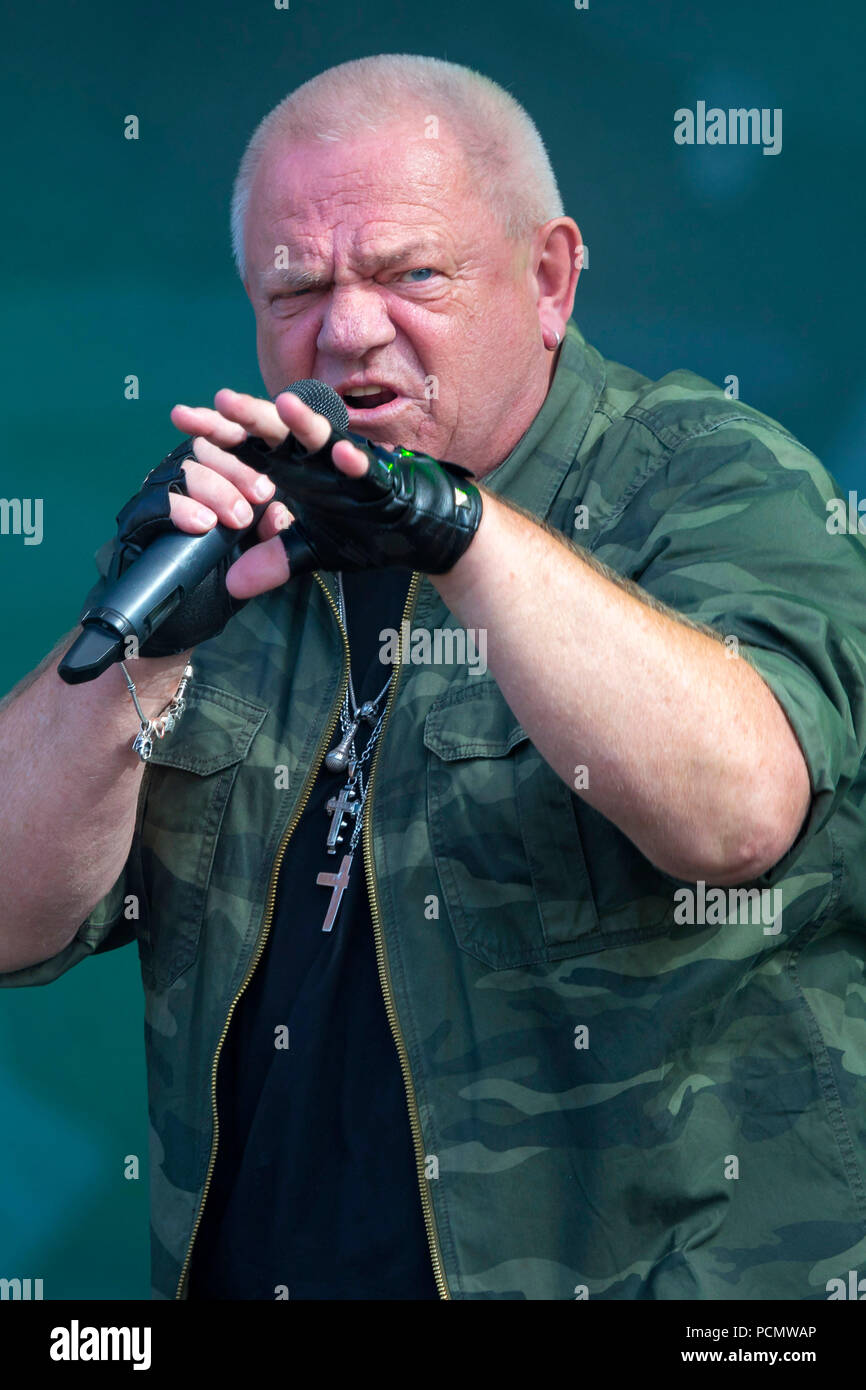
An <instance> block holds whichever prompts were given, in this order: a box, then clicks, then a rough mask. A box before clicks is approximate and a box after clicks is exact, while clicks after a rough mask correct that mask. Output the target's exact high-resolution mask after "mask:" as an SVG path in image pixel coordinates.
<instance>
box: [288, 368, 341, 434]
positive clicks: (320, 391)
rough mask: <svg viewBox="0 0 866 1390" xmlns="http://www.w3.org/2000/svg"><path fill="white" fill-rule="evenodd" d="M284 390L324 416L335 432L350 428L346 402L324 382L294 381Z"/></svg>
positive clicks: (308, 378) (313, 380) (310, 378)
mask: <svg viewBox="0 0 866 1390" xmlns="http://www.w3.org/2000/svg"><path fill="white" fill-rule="evenodd" d="M284 389H285V390H286V391H292V392H293V393H294V394H295V395H296V396H300V398H301V400H302V401H303V402H304V405H308V406H309V407H310V409H311V410H315V412H316V414H317V415H324V417H325V419H326V420H328V421H329V422H330V424H331V425H332V426H333V427H334V429H335V430H347V429H348V428H349V412H348V410H347V409H346V403H345V401H343V400H341V399H340V397H339V396H338V395H337V393H336V391H334V390H332V389H331V387H330V386H326V385H325V383H324V381H316V380H315V378H314V377H305V378H304V379H303V381H293V382H292V383H291V384H290V385H289V386H286V387H285V388H284Z"/></svg>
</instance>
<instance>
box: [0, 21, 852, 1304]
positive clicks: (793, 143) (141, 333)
mask: <svg viewBox="0 0 866 1390" xmlns="http://www.w3.org/2000/svg"><path fill="white" fill-rule="evenodd" d="M290 3H291V7H290V9H288V10H277V9H275V8H274V6H273V4H268V3H266V0H257V3H243V4H241V3H239V0H234V3H227V0H209V2H208V3H207V4H204V3H200V2H199V3H190V2H189V0H187V3H181V4H179V5H174V4H169V3H167V0H159V3H151V4H148V5H146V6H118V5H108V4H96V5H89V6H88V7H87V9H86V11H85V10H76V9H74V8H70V7H68V6H62V5H60V4H56V3H48V4H44V5H41V6H39V7H37V8H35V9H34V10H33V11H32V12H31V13H30V14H29V15H28V14H26V13H25V12H24V10H23V9H22V8H20V7H19V8H18V9H17V10H16V11H15V12H14V13H13V12H10V13H9V14H8V15H7V18H6V21H5V26H4V31H5V32H4V39H5V45H4V46H5V49H6V58H7V68H8V71H7V74H6V76H5V78H4V81H3V83H2V84H0V97H2V103H3V107H4V108H5V109H4V110H3V130H4V132H5V135H6V146H7V148H6V152H5V169H4V175H5V177H4V182H5V185H6V187H5V192H6V195H7V198H6V212H5V216H4V219H3V223H2V236H3V240H4V241H5V243H6V245H5V247H4V251H5V255H4V264H5V267H6V306H7V320H6V330H5V349H6V351H5V353H4V367H3V380H4V386H5V388H6V389H5V391H4V393H3V395H4V420H3V424H4V428H3V442H4V449H3V462H2V477H0V495H2V496H3V497H13V496H17V497H25V496H30V497H37V496H39V497H42V498H43V499H44V539H43V542H42V544H41V545H39V546H25V545H24V544H23V540H22V538H21V537H15V536H0V592H2V593H3V595H4V599H5V602H4V605H3V612H2V617H0V690H2V691H5V690H7V689H9V688H10V687H11V686H12V685H13V683H14V682H15V681H16V680H18V679H19V678H20V677H21V676H22V675H23V674H24V673H25V672H26V671H28V670H29V669H31V668H32V667H33V666H34V665H35V664H36V663H37V662H38V661H39V659H40V658H41V657H42V656H43V655H44V653H45V651H46V650H47V649H48V648H49V647H50V646H51V645H52V644H53V642H54V641H55V640H56V639H57V638H58V637H59V636H60V635H61V633H63V632H64V631H66V630H68V629H69V628H71V627H72V626H73V624H74V623H75V620H76V617H77V614H78V610H79V606H80V600H81V598H82V597H83V595H84V593H85V592H86V590H87V588H88V587H89V586H90V583H91V582H92V576H93V573H94V571H93V565H92V554H93V551H94V550H95V549H96V548H97V546H98V545H99V544H101V542H102V541H103V540H104V539H106V538H107V537H108V536H109V535H110V534H111V533H112V531H113V518H114V515H115V513H116V512H117V510H118V509H119V507H120V506H121V505H122V504H123V502H125V501H126V500H127V498H128V497H129V496H130V495H131V494H132V493H133V492H134V491H136V490H137V487H138V485H139V483H140V481H141V478H142V477H143V475H144V474H145V473H146V472H147V470H148V469H149V468H150V467H152V466H153V464H154V463H156V462H157V461H158V460H159V459H160V458H161V457H162V456H163V454H164V453H166V452H167V450H168V449H169V448H170V447H172V446H173V444H174V443H175V442H176V440H177V439H178V438H179V436H177V435H176V433H175V431H174V430H173V428H172V426H171V424H170V422H169V420H168V411H169V409H170V407H171V405H172V404H173V403H174V402H175V401H178V400H181V401H187V402H190V403H197V402H207V401H209V400H210V398H211V397H212V395H213V392H214V391H215V390H216V389H218V387H220V386H222V385H231V386H234V387H235V388H236V389H250V390H254V391H259V390H260V382H259V378H258V370H257V366H256V360H255V342H254V333H253V321H252V314H251V312H250V310H249V309H248V306H247V303H246V300H245V298H244V295H243V291H242V288H241V286H240V284H239V283H238V281H237V279H236V277H235V275H234V271H233V266H232V262H231V256H230V252H229V245H228V198H229V192H230V187H231V181H232V177H233V174H234V170H235V167H236V164H237V161H238V159H239V158H240V155H241V153H242V150H243V147H244V144H245V141H246V139H247V138H248V136H249V134H250V133H251V131H252V128H253V126H254V125H255V124H256V122H257V121H258V120H259V119H260V118H261V116H262V115H264V114H265V112H266V111H267V110H268V109H270V107H271V106H272V105H273V104H274V103H275V102H276V101H278V100H279V99H280V98H281V97H282V96H283V95H285V93H286V92H287V91H289V90H290V89H291V88H292V87H294V86H296V85H297V84H298V83H299V82H301V81H304V80H305V79H306V78H307V77H310V76H312V75H313V74H314V73H316V72H318V71H320V70H321V69H322V68H324V67H327V66H329V65H330V64H331V63H336V62H341V61H343V60H345V59H348V58H352V57H358V56H362V55H365V54H369V53H376V52H383V51H390V52H405V51H408V52H419V53H428V54H433V55H436V56H439V57H445V58H449V59H451V60H454V61H457V62H465V63H468V64H470V65H472V66H476V67H479V68H480V69H482V70H483V71H484V72H486V73H487V74H488V75H490V76H491V77H493V78H495V79H496V80H498V81H499V82H501V83H503V84H504V85H505V86H506V87H508V88H509V90H511V91H512V92H513V93H514V94H515V96H517V98H518V99H519V100H521V101H522V102H523V103H524V105H526V107H527V108H528V110H529V111H530V113H531V114H532V115H533V117H534V118H535V120H536V121H537V123H538V125H539V127H540V129H541V131H542V134H543V136H544V137H545V139H546V141H547V143H548V147H549V149H550V152H551V156H552V159H553V164H554V168H555V169H556V171H557V174H558V176H559V179H560V185H561V188H562V191H563V196H564V199H565V203H566V209H567V211H568V212H569V213H571V214H572V215H573V216H575V217H576V219H577V220H578V222H579V224H580V226H581V228H582V231H583V234H584V238H585V240H586V242H587V245H588V247H589V252H590V258H589V268H588V270H587V271H586V272H585V274H584V275H583V277H582V278H581V282H580V288H579V293H578V302H577V308H576V312H575V316H576V318H577V320H578V322H579V324H580V326H581V328H582V330H583V331H584V333H585V334H586V336H587V337H588V338H589V340H590V341H591V342H593V343H594V344H595V345H596V346H597V347H598V348H599V349H600V351H601V352H603V353H604V354H605V355H606V356H608V357H612V358H615V359H617V360H619V361H624V362H627V363H628V364H629V365H631V366H633V367H636V368H638V369H639V370H641V371H643V372H645V373H647V374H648V375H649V376H652V377H655V376H659V375H661V374H662V373H663V372H665V371H667V370H670V369H672V368H674V367H680V366H682V367H689V368H691V369H692V370H694V371H697V372H699V373H701V374H702V375H704V376H706V377H709V378H710V379H711V380H714V381H716V382H718V383H719V384H723V382H724V379H725V377H726V376H727V375H728V374H729V373H734V374H736V375H737V376H738V377H739V382H740V395H741V396H742V398H743V399H744V400H747V401H748V402H749V403H750V404H752V405H755V406H757V407H758V408H759V409H761V410H764V411H766V412H767V413H768V414H769V415H771V416H774V417H776V418H778V419H781V420H782V421H783V422H784V423H785V424H786V425H787V426H788V427H789V428H790V429H792V430H793V431H794V433H795V434H797V435H798V436H799V437H800V438H801V439H802V440H803V441H804V442H805V443H806V444H808V445H809V446H810V447H811V448H812V449H814V450H815V452H816V453H817V454H818V455H819V457H821V458H822V459H823V460H824V462H825V463H826V464H827V466H828V467H829V468H830V470H831V471H832V472H833V473H834V475H835V476H836V478H837V480H838V481H839V483H840V485H841V487H842V488H843V489H847V488H848V487H857V486H858V485H860V484H861V482H862V477H863V467H862V462H861V457H862V453H861V450H862V441H863V436H864V426H866V394H864V363H863V353H862V347H861V325H862V322H863V295H864V290H863V284H864V277H863V273H862V244H863V243H862V216H861V213H862V192H861V190H862V186H863V149H864V139H863V135H864V110H863V102H862V78H861V64H862V53H863V50H864V42H863V40H864V28H866V23H864V17H863V11H862V9H861V7H860V5H857V4H854V3H853V0H849V2H848V3H845V4H836V5H834V6H832V7H830V6H815V5H814V4H811V3H806V0H788V3H781V0H769V3H767V2H766V0H765V3H762V4H761V5H760V6H759V7H756V6H755V5H754V3H753V0H727V2H726V3H715V4H709V3H706V0H705V2H704V3H702V4H700V5H698V6H695V5H694V4H692V3H684V2H683V0H668V3H666V4H664V5H660V4H648V3H646V0H624V2H622V3H617V0H590V7H589V9H588V10H581V11H579V10H576V9H575V8H574V5H573V3H572V0H533V3H532V4H525V5H524V4H519V3H513V0H508V2H507V3H493V2H492V0H479V3H476V4H475V5H473V6H468V5H466V4H465V3H464V2H463V0H461V3H455V0H439V2H438V3H436V4H422V3H418V2H417V0H416V3H412V4H399V3H394V2H393V0H387V2H386V3H382V2H381V0H367V2H366V3H365V4H363V5H362V4H360V3H356V2H355V0H352V2H348V0H347V2H344V0H290ZM699 99H703V100H705V101H706V102H707V104H708V105H719V106H722V107H724V108H727V107H728V106H757V107H770V108H775V107H781V108H782V110H783V148H782V152H781V153H780V154H779V155H778V156H776V157H769V156H763V155H762V154H761V150H760V148H758V147H746V148H738V147H724V146H723V147H716V148H708V147H705V148H703V149H701V148H699V147H680V146H677V145H675V144H674V141H673V113H674V111H675V109H676V108H677V107H680V106H686V107H690V108H691V109H694V107H695V104H696V102H697V101H698V100H699ZM130 113H134V114H135V115H137V116H138V117H139V119H140V126H141V129H140V139H139V140H138V141H135V142H131V141H127V140H125V139H124V135H123V121H124V117H125V116H126V115H128V114H130ZM13 132H15V134H14V136H13ZM128 373H135V374H136V375H137V376H138V377H139V378H140V383H141V397H140V399H139V400H138V401H127V400H125V399H124V378H125V377H126V375H127V374H128ZM133 732H134V724H133V721H132V719H131V720H130V737H131V736H132V733H133ZM45 848H46V856H47V855H49V854H50V851H51V846H50V844H46V847H45ZM0 1115H2V1133H3V1143H2V1145H0V1276H2V1277H9V1278H11V1277H15V1276H18V1277H31V1278H42V1279H43V1280H44V1293H45V1297H46V1298H66V1297H78V1298H100V1297H114V1298H141V1297H147V1296H148V1293H149V1280H148V1249H147V1209H148V1201H147V1163H146V1151H147V1126H146V1094H145V1076H144V1063H143V1040H142V1021H141V987H140V983H139V978H138V970H137V956H136V953H135V950H134V949H132V948H128V949H125V950H122V951H119V952H113V953H109V954H108V955H107V956H105V957H103V958H102V959H97V960H94V961H92V962H89V963H87V964H85V965H83V966H82V967H80V968H76V969H75V970H73V971H72V972H70V973H69V974H68V975H66V976H64V977H63V978H62V979H60V980H59V981H57V982H56V983H55V984H53V985H51V986H49V987H47V988H45V989H38V990H22V991H4V992H3V993H2V994H0ZM127 1154H137V1155H139V1156H140V1158H141V1164H142V1167H141V1177H140V1179H139V1181H127V1180H126V1179H125V1178H124V1176H123V1163H124V1157H125V1155H127Z"/></svg>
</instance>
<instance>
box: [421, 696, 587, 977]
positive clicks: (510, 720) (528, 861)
mask: <svg viewBox="0 0 866 1390" xmlns="http://www.w3.org/2000/svg"><path fill="white" fill-rule="evenodd" d="M424 743H425V745H426V748H427V750H428V751H427V812H428V822H429V827H430V837H431V842H432V847H433V856H434V861H435V865H436V870H437V873H438V875H439V881H440V884H441V887H442V892H443V894H444V897H445V902H446V906H447V909H448V915H449V918H450V921H451V924H452V927H453V930H454V933H455V936H456V938H457V944H458V945H459V946H460V947H461V949H462V950H464V951H467V952H469V954H470V955H473V956H475V957H476V958H477V959H478V960H480V961H483V962H484V963H485V964H486V965H488V966H491V967H493V968H494V969H509V968H512V967H515V966H520V965H532V964H534V963H540V962H544V961H555V960H559V959H561V958H563V957H566V956H570V955H576V954H580V953H582V952H583V951H589V950H594V949H597V947H598V945H599V944H600V931H599V924H598V917H597V914H596V910H595V905H594V902H593V898H592V894H591V892H590V885H589V879H588V876H587V872H586V865H585V863H584V858H583V849H582V847H581V842H580V835H579V832H578V829H577V822H576V819H575V815H574V810H573V806H572V802H571V793H570V791H569V789H568V787H567V786H566V785H565V783H564V782H563V781H562V779H561V778H560V777H558V776H557V775H556V773H555V772H554V771H553V769H552V768H551V767H549V766H548V765H547V763H545V761H544V759H543V758H542V757H541V755H540V754H539V753H538V751H537V750H536V749H535V747H534V746H533V744H532V743H531V742H530V741H529V738H528V736H527V734H526V733H525V732H524V730H523V728H522V727H521V726H520V724H519V723H518V722H517V719H516V717H515V716H514V714H513V713H512V711H511V710H510V709H509V708H508V706H507V704H506V703H505V701H504V699H503V697H502V694H501V692H500V691H499V688H498V686H497V685H496V684H495V682H494V681H492V680H490V679H479V680H476V679H475V678H473V680H472V684H471V685H468V686H465V687H461V688H459V689H458V690H456V691H449V692H448V694H447V695H445V696H443V697H442V699H440V700H437V701H436V702H435V704H434V705H433V706H432V707H431V709H430V711H429V713H428V715H427V719H426V722H425V727H424Z"/></svg>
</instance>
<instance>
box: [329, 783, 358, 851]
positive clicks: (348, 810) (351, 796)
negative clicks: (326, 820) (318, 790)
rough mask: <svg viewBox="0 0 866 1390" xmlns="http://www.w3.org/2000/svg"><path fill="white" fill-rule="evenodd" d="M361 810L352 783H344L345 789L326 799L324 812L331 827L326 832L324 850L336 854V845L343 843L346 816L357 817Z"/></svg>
mask: <svg viewBox="0 0 866 1390" xmlns="http://www.w3.org/2000/svg"><path fill="white" fill-rule="evenodd" d="M360 809H361V803H360V801H359V800H358V798H357V797H356V795H355V785H354V782H353V781H349V782H347V783H346V785H345V787H343V788H342V790H341V791H340V792H339V794H338V795H337V796H332V797H329V798H328V801H327V802H326V804H325V810H326V811H327V813H328V815H329V816H330V817H331V827H330V829H329V831H328V838H327V841H326V848H327V851H328V853H329V854H336V853H337V845H339V844H342V843H343V820H344V818H345V817H346V816H352V817H353V818H354V817H355V816H357V814H358V812H359V810H360Z"/></svg>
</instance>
